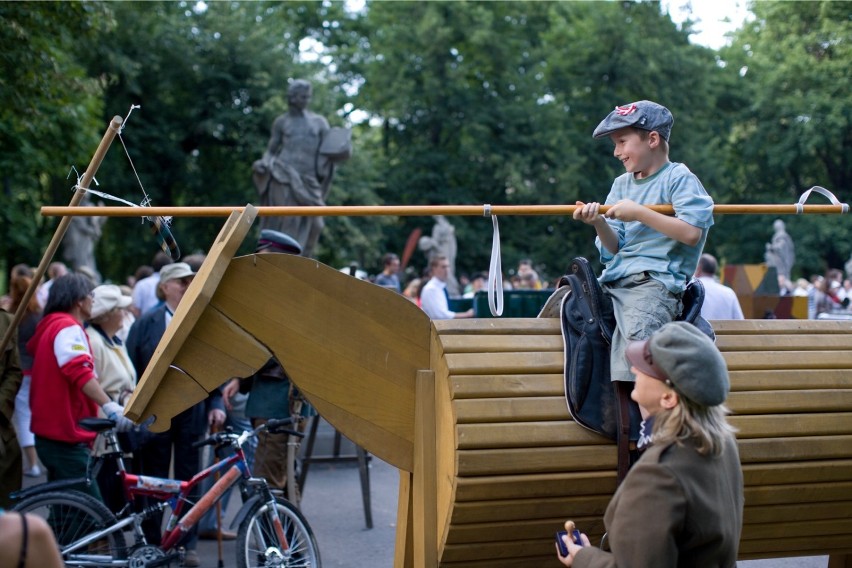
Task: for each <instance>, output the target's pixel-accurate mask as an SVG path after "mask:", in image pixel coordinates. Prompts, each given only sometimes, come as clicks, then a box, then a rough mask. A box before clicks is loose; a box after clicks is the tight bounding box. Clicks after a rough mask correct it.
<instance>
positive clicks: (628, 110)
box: [615, 104, 636, 116]
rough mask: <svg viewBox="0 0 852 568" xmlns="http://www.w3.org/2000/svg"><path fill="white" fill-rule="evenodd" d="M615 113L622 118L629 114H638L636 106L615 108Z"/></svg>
mask: <svg viewBox="0 0 852 568" xmlns="http://www.w3.org/2000/svg"><path fill="white" fill-rule="evenodd" d="M615 112H616V114H618V115H620V116H627V115H628V114H633V113H634V112H636V105H635V104H632V105H626V106H617V107H615Z"/></svg>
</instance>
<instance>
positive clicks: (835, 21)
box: [721, 2, 852, 276]
mask: <svg viewBox="0 0 852 568" xmlns="http://www.w3.org/2000/svg"><path fill="white" fill-rule="evenodd" d="M752 9H753V11H754V14H755V20H754V22H752V23H751V24H749V25H747V26H745V27H743V29H741V30H740V31H739V32H738V33H737V34H736V35H735V40H734V42H733V44H732V46H731V47H730V48H728V49H725V50H723V51H722V53H721V56H722V57H723V58H724V60H725V61H726V62H727V64H728V66H729V67H730V68H732V69H734V70H736V71H737V72H738V75H737V81H736V83H735V85H733V89H735V90H737V91H739V92H740V93H743V96H744V101H743V103H744V104H743V105H742V106H741V107H740V108H739V109H738V112H737V113H736V120H735V122H734V124H735V126H734V127H733V128H732V129H731V130H730V136H729V139H728V144H727V149H728V151H729V155H728V157H727V165H728V168H729V170H730V171H731V172H734V175H735V176H736V179H737V185H736V187H735V188H734V190H735V191H734V195H735V196H736V198H737V199H738V200H740V201H742V202H760V203H791V202H794V201H796V200H797V199H798V197H799V195H800V194H801V193H802V192H803V191H804V190H806V189H808V188H810V187H812V186H814V185H819V186H824V187H826V188H827V189H829V190H830V191H833V192H834V193H835V194H836V195H837V196H838V197H839V198H840V199H841V200H848V197H849V189H850V183H852V161H850V160H849V156H850V155H852V82H851V81H850V75H849V62H850V61H852V5H850V4H849V3H845V2H756V3H754V5H753V6H752ZM810 202H814V203H824V202H825V201H824V200H823V198H819V197H815V198H812V201H810ZM772 219H773V218H772V217H764V218H755V217H751V218H741V219H740V220H739V222H738V225H739V227H738V229H739V230H737V231H734V233H735V235H737V236H740V237H741V240H740V242H741V243H742V244H743V246H742V247H740V248H739V249H738V250H733V248H732V250H731V257H732V260H734V261H742V262H747V261H749V259H750V261H751V262H754V257H755V256H758V257H759V258H762V251H763V244H764V243H765V242H767V241H768V240H769V238H770V237H771V234H772V229H771V226H772ZM787 229H788V231H789V233H790V234H791V236H792V237H793V239H794V241H795V243H796V246H797V249H798V251H799V252H798V255H797V262H796V265H797V268H796V270H794V273H795V274H798V275H801V276H809V275H811V274H815V273H822V272H824V271H825V269H826V268H828V267H842V266H843V262H844V261H845V260H846V259H847V258H848V256H849V253H850V251H852V229H850V227H849V223H848V220H847V219H845V218H843V217H838V216H832V217H801V218H790V219H789V220H788V222H787ZM732 242H736V241H734V240H733V239H732ZM737 252H738V253H739V254H737Z"/></svg>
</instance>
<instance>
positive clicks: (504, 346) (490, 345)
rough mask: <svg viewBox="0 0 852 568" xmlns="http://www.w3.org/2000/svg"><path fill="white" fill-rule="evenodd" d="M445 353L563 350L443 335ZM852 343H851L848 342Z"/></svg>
mask: <svg viewBox="0 0 852 568" xmlns="http://www.w3.org/2000/svg"><path fill="white" fill-rule="evenodd" d="M441 343H442V344H443V346H444V351H445V352H446V353H506V352H510V353H512V352H530V351H533V352H538V351H556V352H559V353H562V352H563V351H564V350H565V346H564V343H563V341H562V335H561V334H558V335H556V334H554V335H530V334H523V335H496V334H494V335H443V336H441ZM850 343H852V341H851V342H850Z"/></svg>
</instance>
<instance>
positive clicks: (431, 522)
mask: <svg viewBox="0 0 852 568" xmlns="http://www.w3.org/2000/svg"><path fill="white" fill-rule="evenodd" d="M435 403H436V398H435V373H434V371H429V370H423V371H418V372H417V403H416V406H415V409H416V410H415V413H416V414H415V420H414V424H415V426H414V432H415V443H414V475H413V477H412V480H413V481H414V485H413V492H412V495H413V497H414V500H413V505H414V509H413V523H414V525H413V527H412V528H413V536H414V539H413V540H414V568H431V567H432V566H435V565H436V564H437V563H438V556H437V555H438V532H437V529H438V517H437V506H438V496H437V477H436V476H437V467H436V466H437V463H436V457H437V454H436V452H437V450H436V446H435V443H436V426H435Z"/></svg>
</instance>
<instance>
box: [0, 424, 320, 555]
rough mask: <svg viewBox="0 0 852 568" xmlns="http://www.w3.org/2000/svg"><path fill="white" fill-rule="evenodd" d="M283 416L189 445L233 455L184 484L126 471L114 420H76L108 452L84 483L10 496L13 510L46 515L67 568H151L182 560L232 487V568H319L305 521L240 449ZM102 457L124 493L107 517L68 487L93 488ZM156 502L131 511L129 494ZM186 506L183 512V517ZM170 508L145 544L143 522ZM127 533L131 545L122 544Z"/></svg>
mask: <svg viewBox="0 0 852 568" xmlns="http://www.w3.org/2000/svg"><path fill="white" fill-rule="evenodd" d="M290 423H291V420H290V419H285V420H269V421H268V422H266V423H265V424H261V425H260V426H258V427H257V428H255V429H253V430H251V431H245V432H243V433H241V434H236V433H234V432H231V431H225V432H218V433H216V434H213V435H211V436H210V437H208V438H206V439H204V440H201V441H198V442H196V443H195V444H193V446H194V447H196V448H200V447H202V446H206V445H210V446H214V447H216V448H224V447H227V446H230V447H232V448H233V450H234V453H233V454H232V455H230V456H228V457H226V458H223V459H222V460H221V461H219V462H218V463H216V464H213V465H212V466H210V467H208V468H206V469H204V470H203V471H201V472H199V473H198V474H197V475H195V476H193V478H192V479H190V480H189V481H180V480H173V479H166V478H158V477H150V476H144V475H135V474H132V473H128V472H127V471H126V469H125V466H124V452H123V451H122V450H121V447H120V445H119V442H118V438H117V436H116V433H115V430H114V427H115V421H113V420H109V419H103V418H87V419H84V420H82V421H81V422H80V424H81V426H82V427H83V428H85V429H87V430H89V431H92V432H97V433H99V434H100V435H102V436H104V437H105V441H106V447H107V452H106V453H104V454H103V455H101V456H98V457H96V458H93V459H92V460H91V461H90V467H89V468H88V471H87V475H86V478H80V479H69V480H59V481H53V482H48V483H43V484H40V485H36V486H33V487H30V488H27V489H24V490H22V491H19V492H16V493H14V494H13V495H12V497H13V498H15V499H21V501H20V502H19V503H18V504H17V505H16V506H15V510H16V511H21V512H33V513H36V514H39V515H41V516H43V517H45V518H46V519H47V520H48V523H49V524H50V525H51V528H52V529H53V531H54V533H55V535H56V539H57V543H58V544H59V547H60V553H61V555H62V559H63V561H64V562H65V564H66V566H81V567H90V568H98V567H103V566H110V567H128V568H153V567H154V566H170V565H171V563H172V561H174V560H178V561H179V563H181V564H182V563H183V554H184V551H183V548H182V547H180V544H181V543H182V542H183V540H184V539H185V537H186V536H187V534H188V532H189V531H190V530H191V529H192V527H193V526H194V525H195V524H196V523H197V522H198V521H199V520H200V519H201V517H202V516H203V515H204V514H205V513H206V512H207V511H208V510H210V509H211V508H212V507H214V506H215V505H216V502H217V501H218V500H219V499H220V498H221V497H222V494H223V493H224V492H225V491H226V490H227V489H228V488H230V487H232V486H234V485H239V488H240V493H241V495H242V498H243V506H242V507H241V508H240V510H239V512H238V513H237V515H236V517H235V519H234V521H233V522H232V523H231V528H233V527H235V526H238V527H239V529H238V532H237V540H236V550H237V566H238V567H239V568H249V567H272V566H274V567H279V568H319V567H320V566H321V562H320V555H319V548H318V547H317V543H316V538H315V537H314V534H313V530H312V529H311V527H310V525H309V524H308V521H307V520H306V519H305V517H304V516H303V515H302V513H301V512H300V511H299V509H298V508H296V507H295V506H294V505H293V504H292V503H290V502H289V501H287V500H286V499H284V497H283V496H281V495H279V494H277V493H276V492H275V491H273V490H272V489H270V487H269V486H268V484H267V483H266V480H265V479H263V478H254V477H252V476H251V472H250V470H249V466H248V463H247V462H246V459H245V455H244V453H243V449H242V445H243V444H244V443H245V442H246V441H247V440H248V439H250V438H251V437H254V436H257V434H258V433H259V432H261V431H263V430H269V431H272V432H276V431H280V432H285V433H287V434H289V435H291V436H292V435H297V436H301V435H302V434H300V433H299V432H296V431H294V430H287V429H284V428H283V426H285V425H289V424H290ZM105 459H116V460H117V466H118V475H119V476H120V478H121V484H122V487H123V488H124V495H125V499H126V504H125V506H124V507H123V508H122V509H121V511H119V513H118V514H117V515H114V514H113V513H112V512H111V511H110V510H109V509H108V508H107V507H106V506H105V505H104V504H103V503H102V502H101V501H99V500H97V499H95V498H94V497H92V496H91V495H88V494H86V493H83V492H81V491H77V490H73V489H70V488H71V487H73V486H74V485H78V484H80V483H93V482H94V481H93V480H94V479H96V477H97V469H98V468H99V465H100V464H101V463H102V462H103V460H105ZM217 472H218V473H221V477H220V478H219V480H218V481H217V482H216V483H215V484H214V485H213V486H212V487H211V488H210V490H209V491H208V492H207V493H205V494H204V495H202V496H201V497H200V498H199V499H198V501H197V502H196V503H192V502H191V501H189V499H188V496H189V494H190V491H191V490H192V489H193V488H194V487H195V486H196V485H198V484H199V483H200V482H201V481H202V480H203V479H205V478H207V477H209V476H211V475H214V474H216V473H217ZM140 496H145V497H149V498H151V499H153V500H155V501H156V503H155V504H154V505H151V506H147V507H144V508H143V509H142V510H141V511H134V510H133V501H134V498H135V497H140ZM186 506H189V509H188V510H187V511H186V512H185V514H182V513H183V511H184V509H185V508H186ZM166 507H169V508H170V510H171V513H170V515H169V517H168V521H167V523H166V528H165V530H164V531H163V537H162V542H161V544H160V545H154V544H148V542H147V541H146V539H145V536H144V532H143V530H142V521H143V519H146V518H148V517H150V516H152V515H154V514H155V513H158V512H159V511H163V510H164V509H165V508H166ZM126 531H130V536H131V538H132V544H130V545H128V544H127V540H126V538H125V537H126V536H127V535H126V534H125V532H126Z"/></svg>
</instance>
